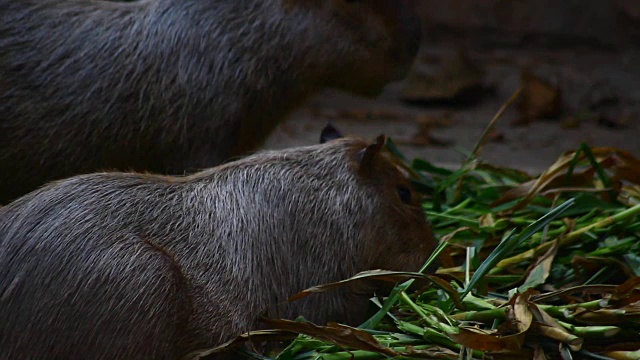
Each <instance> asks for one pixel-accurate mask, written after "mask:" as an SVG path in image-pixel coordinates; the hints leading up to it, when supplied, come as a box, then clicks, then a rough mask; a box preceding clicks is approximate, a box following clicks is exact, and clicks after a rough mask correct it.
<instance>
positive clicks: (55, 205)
mask: <svg viewBox="0 0 640 360" xmlns="http://www.w3.org/2000/svg"><path fill="white" fill-rule="evenodd" d="M367 145H368V144H367V143H366V142H364V141H362V140H358V139H354V138H344V139H338V140H334V141H330V142H327V143H325V144H322V145H316V146H310V147H302V148H294V149H288V150H284V151H274V152H262V153H258V154H256V155H253V156H250V157H247V158H245V159H243V160H239V161H237V162H232V163H228V164H225V165H221V166H219V167H216V168H213V169H210V170H205V171H203V172H200V173H197V174H194V175H191V176H187V177H170V176H159V175H148V174H136V173H96V174H89V175H80V176H76V177H73V178H70V179H68V180H64V181H59V182H54V183H51V184H49V185H47V186H46V187H44V188H42V189H39V190H37V191H35V192H32V193H30V194H28V195H26V196H24V197H22V198H20V199H18V200H16V201H14V202H12V203H11V204H9V205H8V206H5V207H4V208H0V358H2V359H53V358H56V359H89V358H91V359H133V360H135V359H177V358H180V357H181V356H183V355H184V354H185V353H187V352H189V351H190V350H194V349H201V348H207V347H210V346H214V345H216V344H220V343H221V342H223V341H226V340H229V339H230V338H232V337H234V336H236V335H238V334H240V333H242V332H245V331H247V330H250V329H255V328H256V327H257V326H258V321H257V317H258V315H259V314H260V313H261V312H263V311H266V313H265V314H266V315H267V316H271V317H284V318H290V319H292V318H295V317H297V316H299V315H304V316H305V317H307V318H308V319H310V320H312V321H315V322H318V323H324V322H326V321H328V320H333V321H341V322H346V323H348V324H357V323H358V322H360V321H363V320H364V318H363V316H364V315H365V314H364V311H365V309H366V305H367V299H368V298H369V297H370V296H371V295H372V293H373V291H374V289H375V288H374V287H373V286H372V284H367V285H359V286H353V287H348V288H343V289H340V290H338V291H336V292H331V293H326V294H318V295H313V296H310V297H308V298H306V299H303V300H300V301H296V302H293V303H290V304H286V303H283V302H284V301H285V300H286V299H287V298H288V297H290V296H292V295H294V294H295V293H297V292H299V291H301V290H303V289H305V288H308V287H310V286H314V285H318V284H323V283H327V282H333V281H338V280H342V279H345V278H347V277H349V276H352V275H354V274H356V273H357V272H360V271H363V270H367V269H376V268H384V269H390V270H408V271H415V270H418V269H419V267H420V266H421V265H422V264H423V262H424V261H425V260H426V258H427V257H428V256H429V254H430V253H431V252H432V251H433V249H434V247H435V242H434V240H433V237H432V234H431V229H430V227H429V224H428V223H427V221H426V220H425V217H424V213H423V212H422V208H421V203H420V200H419V197H418V196H417V195H416V194H413V196H412V197H411V199H410V201H409V200H407V198H406V195H407V193H406V192H405V193H404V195H405V197H404V200H402V199H401V198H400V197H399V195H398V187H409V186H410V185H409V182H408V181H407V179H406V178H405V177H404V176H403V174H402V173H401V172H400V171H399V170H398V169H397V168H396V167H395V165H393V164H392V163H391V162H390V161H389V160H388V159H387V157H386V156H385V154H383V153H381V152H379V148H378V150H375V149H374V150H372V147H371V146H369V147H367ZM365 148H366V149H367V150H364V149H365ZM363 151H365V156H362V154H363ZM367 151H368V153H367ZM372 151H373V152H372ZM405 190H406V188H405ZM407 201H409V202H407Z"/></svg>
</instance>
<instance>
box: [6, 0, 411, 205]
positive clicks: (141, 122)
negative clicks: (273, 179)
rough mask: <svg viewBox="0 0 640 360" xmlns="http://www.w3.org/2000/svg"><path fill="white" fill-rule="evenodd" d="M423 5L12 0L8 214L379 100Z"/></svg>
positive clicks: (179, 167)
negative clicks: (315, 108)
mask: <svg viewBox="0 0 640 360" xmlns="http://www.w3.org/2000/svg"><path fill="white" fill-rule="evenodd" d="M411 1H412V0H364V1H349V0H137V1H133V2H124V1H104V0H0V203H6V202H7V201H9V200H11V199H13V198H16V197H18V196H20V195H23V194H25V193H26V192H29V191H31V190H34V189H35V188H37V187H38V186H41V185H42V184H44V183H46V182H48V181H51V180H54V179H61V178H64V177H69V176H72V175H78V174H82V173H88V172H95V171H104V170H116V169H119V170H122V171H131V170H137V171H149V172H155V173H162V174H177V175H183V174H185V171H188V172H193V171H195V170H201V169H204V168H208V167H212V166H215V165H218V164H220V163H222V162H223V161H226V160H227V159H229V158H230V157H234V156H236V155H242V154H244V153H245V152H247V151H249V150H252V149H255V148H256V147H257V146H259V145H260V144H261V142H262V141H263V140H264V139H265V138H266V137H267V135H268V134H269V133H270V132H271V131H272V130H273V129H274V128H275V126H276V125H277V123H278V122H279V121H280V120H282V119H283V117H284V116H285V115H286V114H287V113H289V112H290V111H291V110H292V109H294V108H295V107H297V106H298V105H299V104H300V103H301V102H302V101H303V100H304V99H306V98H307V97H308V96H309V95H311V94H313V93H316V92H318V91H319V90H321V89H323V88H326V87H334V88H340V89H345V90H348V91H352V92H355V93H358V94H363V95H374V94H377V93H378V92H379V91H380V90H381V89H382V87H383V86H384V85H385V84H387V83H388V82H390V81H391V80H393V79H397V78H398V77H399V76H402V74H404V73H405V72H406V69H407V68H408V67H409V65H410V63H411V62H412V59H413V58H414V55H415V53H416V51H417V48H418V45H419V38H420V36H419V35H420V26H419V21H416V16H414V14H413V13H412V11H411V4H410V2H411Z"/></svg>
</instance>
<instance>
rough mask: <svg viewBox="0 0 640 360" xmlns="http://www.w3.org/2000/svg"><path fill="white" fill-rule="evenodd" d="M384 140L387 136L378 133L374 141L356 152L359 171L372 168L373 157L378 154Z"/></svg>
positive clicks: (385, 140)
mask: <svg viewBox="0 0 640 360" xmlns="http://www.w3.org/2000/svg"><path fill="white" fill-rule="evenodd" d="M386 142H387V137H386V136H385V135H380V136H378V138H377V139H376V142H375V143H373V144H371V145H369V146H367V147H366V148H364V149H362V150H360V151H359V152H358V163H359V165H360V170H361V171H368V170H370V169H372V167H373V162H374V159H375V158H376V157H377V156H378V154H379V153H380V151H381V150H382V147H384V144H385V143H386Z"/></svg>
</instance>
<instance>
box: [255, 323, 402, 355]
mask: <svg viewBox="0 0 640 360" xmlns="http://www.w3.org/2000/svg"><path fill="white" fill-rule="evenodd" d="M262 321H263V322H264V323H266V324H267V325H269V326H271V327H273V328H277V329H282V330H286V331H291V332H295V333H299V334H305V335H309V336H311V337H314V338H316V339H319V340H323V341H328V342H331V343H333V344H336V345H337V346H340V347H343V348H351V349H356V350H365V351H372V352H376V353H380V354H384V355H387V356H400V355H402V354H401V353H399V352H397V351H394V350H392V349H390V348H388V347H386V346H384V345H382V344H380V343H379V342H378V340H376V338H374V337H373V335H371V334H369V333H367V332H365V331H362V330H360V329H356V328H354V327H351V326H347V325H342V324H338V323H334V322H330V323H328V324H327V326H318V325H315V324H313V323H310V322H297V321H290V320H274V319H263V320H262Z"/></svg>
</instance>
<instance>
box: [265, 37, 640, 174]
mask: <svg viewBox="0 0 640 360" xmlns="http://www.w3.org/2000/svg"><path fill="white" fill-rule="evenodd" d="M456 53H457V50H453V49H444V48H440V49H430V51H423V53H422V54H421V55H420V57H419V59H420V60H419V61H418V62H417V64H418V65H417V67H416V68H417V69H420V68H421V69H422V70H424V71H427V72H431V73H435V74H437V73H438V72H439V71H443V70H442V66H443V65H441V63H445V64H446V63H447V62H449V61H451V60H450V59H452V58H453V57H454V56H455V54H456ZM465 55H466V56H467V57H468V58H469V59H471V61H473V62H474V63H475V64H476V65H477V66H479V67H480V68H482V69H483V72H484V74H483V76H482V84H483V86H486V87H492V88H493V91H491V90H487V89H485V90H482V91H481V92H480V93H479V95H478V94H476V98H479V99H480V100H479V101H476V102H475V103H472V104H471V105H467V106H462V101H459V100H456V99H453V100H451V99H449V100H447V101H435V102H429V103H427V104H426V105H425V104H424V103H423V104H420V105H415V104H413V105H409V104H407V103H406V102H403V101H402V100H401V99H400V96H401V93H402V91H403V89H404V87H405V86H406V83H395V84H391V85H389V86H388V87H387V88H386V89H385V91H384V92H383V94H381V96H379V97H378V98H376V99H364V98H359V97H355V96H351V95H349V94H344V93H339V92H336V91H326V92H323V93H322V94H320V95H319V96H316V97H315V98H313V99H311V100H310V101H309V102H308V103H306V104H305V105H304V106H303V107H302V108H301V109H300V110H299V111H297V112H296V113H294V114H292V116H291V117H290V118H289V119H288V120H287V121H286V122H284V123H283V124H282V125H281V126H280V127H279V128H278V129H277V130H276V131H275V133H274V134H273V135H272V136H271V137H270V138H269V139H268V140H267V142H266V144H265V147H266V148H269V149H277V148H284V147H290V146H299V145H309V144H314V143H316V142H317V141H318V137H319V133H320V130H321V129H322V128H323V127H324V125H325V124H326V123H327V122H328V121H330V122H332V123H333V124H334V125H335V126H336V127H338V128H339V129H340V130H341V131H342V132H343V133H345V134H351V135H358V136H362V137H367V138H373V137H375V136H376V135H379V134H381V133H384V134H387V135H389V136H391V138H392V139H393V140H394V141H396V142H398V143H402V144H403V145H402V146H401V149H402V150H403V151H404V152H405V154H406V155H408V156H409V157H410V158H414V157H419V158H423V159H426V160H428V161H431V162H434V163H436V164H439V165H444V166H450V167H455V166H458V165H459V164H460V162H461V160H462V159H463V155H462V154H464V153H465V152H468V151H470V150H471V149H472V148H473V146H474V144H475V143H476V142H477V140H478V139H479V137H480V135H481V133H482V132H483V129H484V128H485V126H486V125H487V124H488V122H489V121H490V119H491V118H492V117H493V116H494V114H495V113H496V112H497V111H498V109H499V108H500V107H501V106H502V105H503V104H504V103H505V102H506V101H507V100H508V99H509V98H510V96H511V95H512V94H513V93H514V92H515V91H516V90H517V89H518V87H519V86H520V84H521V83H522V81H521V72H522V71H523V69H525V68H528V69H531V70H532V71H533V72H535V73H536V74H538V75H539V76H540V77H541V78H543V79H545V80H548V81H549V82H550V83H551V84H553V85H554V86H557V88H558V89H559V91H560V92H561V96H562V113H561V114H560V115H557V116H553V117H552V118H550V119H545V120H541V119H532V120H531V121H530V122H529V123H528V124H525V125H514V120H517V119H520V118H522V113H520V112H518V111H517V109H516V108H515V106H512V107H511V108H510V109H509V110H508V111H507V112H506V113H505V116H504V117H503V118H502V119H501V120H500V121H499V122H498V124H497V126H496V131H495V132H494V133H493V135H492V136H491V139H492V140H491V141H490V142H488V143H487V144H486V145H485V146H484V147H483V150H482V153H481V158H482V159H483V160H486V161H488V162H491V163H493V164H496V165H504V166H509V167H515V168H518V169H521V170H525V171H529V172H531V173H536V172H539V171H542V170H543V169H545V168H546V167H548V166H549V165H551V164H552V163H553V161H554V160H555V159H556V158H557V157H558V156H559V155H560V154H561V153H562V152H564V151H567V150H572V149H576V148H577V147H578V146H579V145H580V143H581V142H586V143H587V144H589V145H590V146H614V147H618V148H621V149H624V150H628V151H630V152H632V153H633V154H634V155H636V156H639V157H640V141H639V138H640V119H639V116H640V66H638V63H639V62H640V52H633V51H627V52H625V53H616V52H601V51H594V50H580V49H578V50H566V51H558V50H555V51H535V50H485V51H481V52H477V51H476V52H467V53H465ZM476 100H477V99H476ZM470 102H472V101H470ZM587 108H588V109H590V110H589V112H588V116H585V115H584V114H585V112H584V109H587ZM581 114H582V115H581ZM421 124H422V128H424V127H425V125H424V124H427V125H426V126H427V127H429V128H430V129H431V130H430V132H429V134H428V135H429V136H430V137H431V141H424V136H423V138H422V139H421V141H415V139H416V135H417V134H418V135H419V134H420V129H421ZM412 139H413V140H414V141H413V142H414V143H413V144H408V143H410V142H411V140H412ZM419 140H420V139H419Z"/></svg>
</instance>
